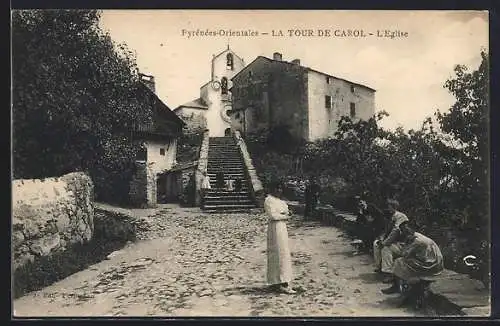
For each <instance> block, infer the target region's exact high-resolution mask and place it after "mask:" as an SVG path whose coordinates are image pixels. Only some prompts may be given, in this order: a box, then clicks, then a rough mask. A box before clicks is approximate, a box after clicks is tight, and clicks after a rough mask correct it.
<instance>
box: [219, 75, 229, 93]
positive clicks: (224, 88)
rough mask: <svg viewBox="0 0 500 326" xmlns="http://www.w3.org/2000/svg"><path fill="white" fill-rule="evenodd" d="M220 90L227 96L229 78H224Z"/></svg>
mask: <svg viewBox="0 0 500 326" xmlns="http://www.w3.org/2000/svg"><path fill="white" fill-rule="evenodd" d="M220 88H221V90H222V94H227V78H226V77H222V79H221V86H220Z"/></svg>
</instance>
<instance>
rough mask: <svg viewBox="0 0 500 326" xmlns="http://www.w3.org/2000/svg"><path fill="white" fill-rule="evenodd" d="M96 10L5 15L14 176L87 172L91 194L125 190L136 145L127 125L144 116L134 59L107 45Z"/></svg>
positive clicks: (147, 114)
mask: <svg viewBox="0 0 500 326" xmlns="http://www.w3.org/2000/svg"><path fill="white" fill-rule="evenodd" d="M99 17H100V12H99V11H97V10H26V11H14V12H13V14H12V69H13V71H12V73H13V160H14V166H13V172H14V177H15V178H38V177H47V176H56V175H61V174H64V173H67V172H71V171H75V170H84V171H88V172H89V173H90V174H91V176H92V177H93V179H94V183H95V184H96V195H97V196H98V197H99V196H100V195H104V194H108V195H109V194H111V195H112V194H113V193H116V191H120V190H122V192H123V193H125V192H126V190H125V189H120V188H123V187H125V186H126V182H125V181H126V180H127V174H130V173H131V171H132V170H131V169H132V163H133V159H134V156H135V154H136V152H137V150H138V145H137V144H135V143H133V142H132V141H131V130H132V127H133V125H134V123H138V122H141V121H148V120H149V119H151V112H150V110H148V108H147V106H144V105H143V102H141V99H139V98H137V97H136V96H135V94H137V92H136V90H137V87H138V76H137V74H136V73H135V72H136V64H135V58H134V57H133V55H132V53H131V51H129V50H128V49H127V47H126V46H125V45H119V46H117V44H115V43H113V41H112V40H111V37H110V36H109V35H108V34H107V33H104V32H103V31H102V30H101V29H100V27H99V25H98V22H99Z"/></svg>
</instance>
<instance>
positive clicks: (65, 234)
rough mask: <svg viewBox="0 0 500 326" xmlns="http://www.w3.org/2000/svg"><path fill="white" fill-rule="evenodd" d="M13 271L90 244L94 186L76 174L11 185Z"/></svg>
mask: <svg viewBox="0 0 500 326" xmlns="http://www.w3.org/2000/svg"><path fill="white" fill-rule="evenodd" d="M12 199H13V203H12V204H13V205H12V263H13V270H14V271H16V270H17V269H19V268H20V267H23V266H24V265H26V264H28V263H34V262H35V261H36V259H37V258H40V257H46V256H51V255H53V254H55V253H59V252H63V251H65V250H66V249H67V248H68V247H70V246H72V245H74V244H77V243H80V244H83V243H86V242H88V241H90V240H91V238H92V236H93V232H94V206H93V200H94V186H93V183H92V180H91V179H90V177H89V176H87V175H86V174H84V173H80V172H76V173H70V174H66V175H64V176H62V177H59V178H46V179H32V180H26V179H23V180H14V181H13V182H12Z"/></svg>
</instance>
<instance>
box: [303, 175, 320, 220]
mask: <svg viewBox="0 0 500 326" xmlns="http://www.w3.org/2000/svg"><path fill="white" fill-rule="evenodd" d="M320 192H321V188H320V186H319V184H318V182H317V181H316V178H314V177H312V178H311V179H310V180H309V182H308V183H307V185H306V189H305V197H306V198H305V199H306V207H305V211H304V217H305V218H307V217H309V218H312V217H314V214H315V212H316V206H317V205H318V201H319V196H320Z"/></svg>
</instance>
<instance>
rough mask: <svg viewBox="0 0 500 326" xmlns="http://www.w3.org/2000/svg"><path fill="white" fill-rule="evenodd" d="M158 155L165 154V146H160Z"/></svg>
mask: <svg viewBox="0 0 500 326" xmlns="http://www.w3.org/2000/svg"><path fill="white" fill-rule="evenodd" d="M160 155H161V156H165V148H160Z"/></svg>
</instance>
